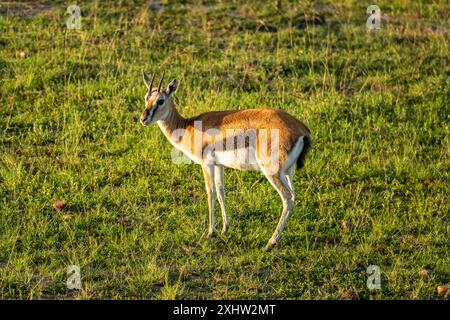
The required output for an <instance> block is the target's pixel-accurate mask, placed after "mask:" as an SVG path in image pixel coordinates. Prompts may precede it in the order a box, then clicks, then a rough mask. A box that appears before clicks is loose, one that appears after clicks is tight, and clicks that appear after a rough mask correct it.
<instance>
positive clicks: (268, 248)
mask: <svg viewBox="0 0 450 320" xmlns="http://www.w3.org/2000/svg"><path fill="white" fill-rule="evenodd" d="M276 244H277V243H276V242H271V241H269V242H268V243H267V244H266V246H265V248H264V251H265V252H269V251H270V250H272V249H273V247H275V245H276Z"/></svg>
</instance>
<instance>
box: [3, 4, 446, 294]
mask: <svg viewBox="0 0 450 320" xmlns="http://www.w3.org/2000/svg"><path fill="white" fill-rule="evenodd" d="M298 2H299V1H292V2H288V1H286V0H281V1H268V2H266V3H265V4H263V3H262V2H259V1H256V0H254V1H251V3H249V1H233V2H225V1H223V2H213V1H181V2H179V3H178V2H176V1H163V4H164V10H163V11H153V10H149V9H148V4H147V3H146V2H144V1H135V2H134V4H131V3H128V2H126V1H119V2H118V3H117V4H114V5H113V4H106V3H105V2H104V1H94V2H87V1H83V2H82V3H81V2H80V7H81V13H82V16H83V20H82V29H81V30H78V31H77V30H67V29H66V27H65V19H67V16H64V12H65V10H66V8H67V5H68V3H66V2H65V1H59V2H57V3H56V4H55V3H54V2H48V3H49V5H48V6H44V8H45V9H46V10H44V11H40V10H36V12H31V13H32V14H31V13H30V11H27V10H25V9H24V8H23V6H21V5H19V4H17V5H14V4H13V3H12V2H10V3H9V4H1V5H0V31H1V34H0V132H1V135H0V204H1V205H0V298H3V299H8V298H21V299H22V298H23V299H41V298H51V299H53V298H56V299H61V298H65V299H68V298H76V299H79V298H83V299H97V298H100V299H102V298H112V299H118V298H125V299H129V298H132V299H142V298H143V299H172V298H177V299H187V298H193V299H205V298H206V299H242V298H249V299H258V298H259V299H266V298H275V299H341V298H345V297H346V296H353V297H357V298H360V299H442V298H443V297H441V296H439V295H438V294H437V293H436V287H437V286H438V285H442V284H450V283H449V282H450V250H449V247H450V240H449V239H450V225H449V220H450V218H449V211H450V210H449V203H450V201H449V197H448V194H449V171H450V161H449V134H448V133H449V119H450V118H449V115H450V108H449V106H450V103H449V85H450V81H449V64H448V62H449V52H448V48H449V44H448V32H449V24H448V22H449V20H448V16H449V12H450V10H449V6H448V3H447V2H446V1H433V2H432V1H421V2H417V3H416V2H412V1H411V2H409V1H404V2H403V1H387V0H383V1H377V4H378V5H379V6H380V8H381V11H382V15H383V21H382V25H381V30H380V31H379V32H368V31H367V30H366V27H365V22H366V19H367V15H366V13H365V10H366V8H367V6H368V5H369V4H372V3H364V2H363V1H340V2H334V1H318V2H317V3H314V2H308V3H303V2H302V3H301V4H299V3H298ZM50 3H53V4H50ZM7 11H8V14H7ZM314 21H315V22H314ZM21 51H26V52H30V56H29V57H27V58H20V52H21ZM17 52H19V55H18V56H16V53H17ZM141 69H146V70H147V71H149V72H157V74H159V75H160V74H161V73H162V71H164V70H165V71H166V79H167V82H168V81H169V79H171V78H174V77H176V78H177V79H178V80H179V81H180V85H179V88H178V91H177V92H176V94H175V97H176V98H175V99H176V103H177V105H178V108H179V110H180V112H181V113H182V114H183V115H185V116H193V115H196V114H198V113H201V112H205V111H208V110H220V109H235V108H240V109H246V108H257V107H268V108H280V109H283V110H285V111H287V112H289V113H291V114H292V115H295V116H296V117H297V118H299V119H301V120H303V121H304V122H305V123H306V124H307V125H308V127H309V128H310V129H311V131H312V136H313V141H314V142H313V143H314V144H313V148H312V150H311V152H310V154H309V157H308V159H307V161H306V166H305V169H303V170H301V171H299V172H297V173H296V177H295V189H296V191H297V195H298V198H299V199H298V201H297V203H296V206H295V208H294V210H293V213H292V215H291V216H290V218H289V220H288V222H287V225H286V228H285V230H284V231H283V234H282V238H281V243H280V245H279V246H277V247H276V248H275V249H274V250H273V251H272V252H270V253H264V252H263V251H262V249H263V247H264V245H265V243H266V241H267V240H268V239H269V238H270V236H271V234H272V232H273V230H274V228H275V226H276V223H277V221H278V218H279V215H280V213H281V201H280V199H279V197H278V195H277V193H276V191H275V190H274V189H273V188H272V187H271V186H270V185H269V183H268V182H267V181H266V180H265V178H264V177H263V176H262V175H260V174H259V173H255V172H253V173H252V172H246V173H244V172H239V171H234V170H228V169H227V170H226V172H225V184H226V189H225V191H226V205H227V209H228V213H229V218H230V230H229V231H228V233H227V234H225V235H224V236H217V237H215V238H214V239H213V240H212V241H211V242H210V243H208V242H206V241H205V236H206V233H207V224H208V221H207V219H208V217H207V210H208V209H207V202H206V193H205V191H204V182H203V177H202V172H201V168H200V167H199V166H196V165H194V164H190V165H189V164H182V165H175V164H173V163H172V162H171V150H172V148H171V146H170V144H169V143H168V142H167V141H166V140H165V138H164V136H163V135H162V133H161V132H160V131H159V128H158V127H157V126H156V125H155V126H152V127H150V128H143V127H142V126H141V125H140V124H139V122H138V119H139V116H140V113H141V111H142V110H143V107H144V100H143V97H144V94H145V87H144V85H143V83H142V79H141V73H140V72H141ZM55 200H64V201H65V202H66V203H67V205H68V207H67V209H66V210H65V211H63V212H58V211H55V210H54V209H53V208H52V204H53V202H54V201H55ZM216 213H217V215H218V216H219V218H218V220H219V221H218V223H219V226H220V223H221V219H220V211H217V212H216ZM345 220H348V221H351V223H352V225H353V227H352V228H347V229H346V228H342V227H341V224H342V222H343V221H345ZM72 264H75V265H79V266H80V268H81V275H82V285H83V288H82V290H79V291H77V290H68V289H67V288H66V284H65V281H66V268H67V266H69V265H72ZM372 264H375V265H378V266H379V267H380V268H381V278H382V289H381V290H369V289H368V288H367V286H366V280H367V274H366V268H367V267H368V266H369V265H372ZM422 269H427V270H428V271H429V274H428V276H425V277H423V276H420V275H419V271H420V270H422ZM447 298H448V295H447Z"/></svg>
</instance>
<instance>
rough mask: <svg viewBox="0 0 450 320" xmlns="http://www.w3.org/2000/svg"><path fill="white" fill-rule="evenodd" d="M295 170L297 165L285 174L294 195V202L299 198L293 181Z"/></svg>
mask: <svg viewBox="0 0 450 320" xmlns="http://www.w3.org/2000/svg"><path fill="white" fill-rule="evenodd" d="M294 170H295V164H293V165H292V166H291V167H290V168H289V169H287V170H286V171H287V173H286V174H285V177H286V181H287V184H288V187H289V191H290V192H291V195H292V197H291V198H292V201H295V200H296V199H297V196H296V195H295V191H294V180H293V176H294Z"/></svg>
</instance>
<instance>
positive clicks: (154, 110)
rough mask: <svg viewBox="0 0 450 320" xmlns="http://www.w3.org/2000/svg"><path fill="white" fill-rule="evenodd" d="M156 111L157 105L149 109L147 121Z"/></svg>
mask: <svg viewBox="0 0 450 320" xmlns="http://www.w3.org/2000/svg"><path fill="white" fill-rule="evenodd" d="M157 109H158V105H155V106H154V107H153V108H151V109H150V114H149V115H148V117H147V119H150V121H151V120H152V117H153V114H154V113H155V112H156V110H157Z"/></svg>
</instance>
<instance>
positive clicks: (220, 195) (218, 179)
mask: <svg viewBox="0 0 450 320" xmlns="http://www.w3.org/2000/svg"><path fill="white" fill-rule="evenodd" d="M214 170H215V174H214V181H215V184H216V192H217V200H218V201H219V205H220V209H221V211H222V232H221V234H224V233H225V232H226V231H227V229H228V218H227V212H226V210H225V191H224V183H223V166H215V168H214Z"/></svg>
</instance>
